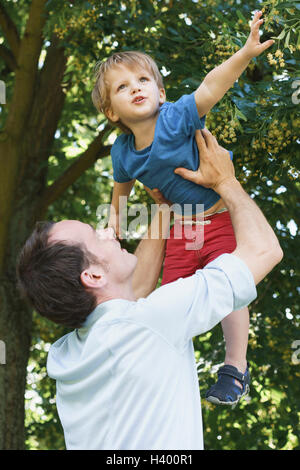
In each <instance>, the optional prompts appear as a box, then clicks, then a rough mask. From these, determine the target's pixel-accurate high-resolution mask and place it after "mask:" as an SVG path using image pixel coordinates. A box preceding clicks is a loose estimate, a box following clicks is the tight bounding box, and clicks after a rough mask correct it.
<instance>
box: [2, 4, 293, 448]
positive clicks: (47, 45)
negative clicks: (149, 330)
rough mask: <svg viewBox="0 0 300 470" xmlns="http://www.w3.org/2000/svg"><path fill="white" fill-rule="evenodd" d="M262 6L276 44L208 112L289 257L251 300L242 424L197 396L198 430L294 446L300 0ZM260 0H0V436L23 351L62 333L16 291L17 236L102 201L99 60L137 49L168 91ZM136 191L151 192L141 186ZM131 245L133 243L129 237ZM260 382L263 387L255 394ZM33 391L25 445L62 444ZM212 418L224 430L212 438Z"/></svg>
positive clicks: (18, 401) (192, 78)
mask: <svg viewBox="0 0 300 470" xmlns="http://www.w3.org/2000/svg"><path fill="white" fill-rule="evenodd" d="M261 6H262V7H263V8H264V9H265V12H264V13H265V18H266V21H265V32H264V35H265V38H264V39H267V38H268V37H271V36H273V37H277V41H276V45H275V46H273V48H272V50H271V51H270V53H269V54H272V56H270V55H268V56H267V55H266V54H265V55H264V56H263V57H259V58H257V59H255V60H254V61H253V62H252V64H251V65H250V66H249V67H248V69H247V72H246V73H244V74H243V76H242V77H241V78H240V80H239V81H238V83H236V84H235V86H234V88H233V89H232V90H231V91H230V92H229V93H228V94H227V95H226V97H225V98H224V99H223V100H222V101H221V103H220V104H219V105H218V106H216V107H215V109H214V110H213V112H211V113H210V115H209V116H208V119H207V122H208V127H209V128H211V129H212V130H213V131H214V133H215V135H216V136H217V138H218V139H219V141H220V142H221V143H222V144H223V145H224V146H227V148H230V149H231V150H233V152H234V156H235V160H234V161H235V167H236V172H237V174H238V176H239V178H240V179H241V180H242V182H243V184H244V185H245V188H246V189H247V191H248V192H249V193H251V194H252V196H253V197H254V198H255V199H256V200H257V202H258V204H259V205H260V206H261V207H262V209H263V211H264V213H265V214H266V215H267V217H268V219H269V220H270V222H271V224H272V225H273V226H276V224H277V231H278V234H279V236H280V239H281V243H282V246H283V249H284V252H285V258H284V260H283V262H282V263H281V265H280V266H279V267H278V268H277V269H276V270H274V271H273V273H272V274H271V275H270V276H268V278H267V279H265V281H264V282H263V283H262V284H261V286H259V293H258V294H259V295H258V300H257V301H256V303H254V304H253V306H252V308H251V310H252V330H251V331H252V333H251V338H250V349H251V365H252V367H253V370H254V375H255V377H256V380H257V382H259V385H258V391H255V392H254V395H253V398H252V402H251V404H250V405H247V406H248V408H247V411H246V410H245V409H244V408H243V407H242V408H241V409H239V410H236V412H235V413H236V415H237V417H240V413H246V414H247V420H246V423H247V425H241V424H239V425H238V426H237V427H235V428H234V429H232V428H230V432H229V434H228V429H229V427H230V426H231V423H232V416H229V415H228V412H227V411H226V410H225V411H224V410H223V411H222V412H220V411H218V412H217V411H213V410H212V409H211V408H209V407H207V405H205V408H204V418H205V422H206V429H207V431H206V440H207V442H208V445H210V446H211V448H216V447H217V446H218V445H219V446H221V447H222V446H223V448H224V445H225V447H226V446H228V447H232V448H243V446H245V447H246V446H248V445H249V446H252V447H253V446H255V444H254V440H253V431H254V430H256V432H257V433H258V435H259V436H260V441H259V442H257V447H258V448H268V447H270V443H271V444H272V443H273V444H272V445H275V446H277V445H278V446H279V447H284V446H285V445H289V446H293V447H296V446H297V445H298V444H299V443H297V439H296V437H294V436H296V416H297V415H296V411H294V410H295V409H297V406H296V405H297V399H296V394H297V392H296V384H295V383H294V381H293V380H291V377H294V376H295V374H296V373H297V372H296V371H295V369H296V367H297V366H296V365H295V364H293V363H292V361H291V356H292V352H293V351H291V343H292V341H293V340H294V339H297V338H294V336H293V335H295V333H294V330H293V328H295V326H297V324H298V318H299V317H298V315H299V305H298V303H297V301H296V294H297V291H296V285H297V284H296V283H297V273H296V269H295V266H294V265H295V262H294V259H293V249H292V248H293V244H294V240H295V238H294V235H291V233H290V231H289V228H288V227H289V226H290V227H291V225H288V224H289V223H291V222H290V221H291V220H292V219H295V209H296V205H297V196H296V182H295V179H296V176H297V170H296V168H297V161H298V160H299V145H298V143H297V129H298V130H299V124H300V120H299V117H297V104H295V101H297V96H298V95H296V97H295V99H294V102H293V101H292V94H293V93H294V95H295V91H297V90H295V89H293V88H292V84H293V83H295V82H296V78H297V65H299V62H297V61H298V60H299V26H298V23H297V21H298V20H297V14H299V3H291V2H282V1H278V0H272V1H268V2H263V3H261ZM255 7H256V2H252V1H250V2H249V3H248V4H247V5H241V4H237V2H235V1H234V0H230V1H229V2H226V3H225V2H222V1H219V0H207V1H206V2H205V3H204V2H202V1H201V0H200V1H192V0H187V1H186V2H180V1H178V0H177V1H176V0H156V1H155V0H153V1H151V0H129V1H126V2H125V1H123V2H122V1H120V0H113V1H112V0H108V1H96V0H91V1H89V2H87V1H76V2H72V1H70V2H63V4H62V2H59V1H58V0H48V1H46V0H20V1H18V2H17V3H16V2H14V1H12V0H6V1H3V0H0V57H1V59H2V62H1V63H0V74H1V80H3V81H4V82H5V84H6V92H7V93H6V94H7V104H5V105H3V106H2V107H1V115H0V116H1V120H2V128H1V133H0V168H1V172H0V214H1V225H0V278H1V287H0V289H1V297H0V339H1V340H3V341H4V342H5V344H6V351H7V353H6V364H5V365H1V366H0V423H1V424H0V447H1V448H3V449H20V448H23V447H24V390H25V384H26V373H27V372H26V367H27V363H28V358H29V355H30V358H31V359H30V361H31V362H30V364H31V365H34V366H35V367H36V369H37V370H39V371H41V373H42V374H43V373H44V370H45V369H44V367H45V363H44V361H45V356H46V355H45V354H44V353H43V352H41V351H43V347H42V346H41V345H43V344H46V343H48V342H51V341H53V340H54V338H55V337H56V335H59V334H60V333H62V330H61V329H58V330H57V329H54V327H53V326H52V327H51V326H50V324H49V322H45V321H44V320H42V319H41V318H40V317H37V316H34V322H33V321H32V310H31V309H30V308H29V307H28V306H26V305H24V302H23V301H22V300H21V299H20V297H19V295H18V293H17V292H16V289H15V263H16V257H17V254H18V252H19V250H20V247H21V246H22V245H23V243H24V241H25V240H26V238H27V237H28V235H29V234H30V232H31V230H32V228H33V226H34V223H35V221H36V220H41V219H43V218H50V219H52V220H58V219H60V218H64V217H67V218H79V219H81V220H86V221H89V222H92V223H97V217H96V209H97V206H98V205H99V204H100V203H101V202H109V200H110V191H111V187H112V179H111V164H110V159H109V153H110V148H111V143H112V140H113V136H114V135H115V134H114V131H113V129H111V128H110V127H109V126H108V124H107V122H106V120H105V119H104V116H101V115H99V116H97V113H96V111H95V109H94V108H93V106H92V103H91V99H90V92H91V90H92V86H93V66H94V64H95V62H96V61H97V60H103V59H105V58H106V57H107V56H108V55H109V54H110V53H111V52H113V51H115V50H124V49H139V50H145V51H146V52H148V53H150V54H151V55H152V56H153V57H154V58H155V60H156V61H157V63H158V65H159V67H160V69H162V71H163V73H164V75H165V86H166V91H167V96H168V100H170V101H172V100H173V99H177V98H178V97H179V96H180V95H181V94H182V93H190V92H192V91H193V90H194V89H195V87H196V86H197V85H198V84H199V83H200V81H201V80H202V79H203V78H204V76H205V74H206V73H207V72H208V71H209V70H211V69H212V68H213V67H214V66H215V65H216V64H218V63H220V62H221V61H222V60H224V59H225V58H226V57H228V56H229V55H231V54H232V53H233V52H234V51H235V50H236V49H237V48H239V47H241V45H242V44H243V43H244V41H245V38H246V35H247V34H248V24H247V20H248V19H249V18H250V15H251V11H253V10H254V8H255ZM1 38H2V39H1ZM222 123H225V125H223V124H222ZM135 200H139V201H143V202H147V201H148V199H147V197H146V196H145V195H144V193H143V192H142V189H141V188H140V187H139V186H137V188H136V191H135V194H134V195H133V201H135ZM283 209H284V210H283ZM135 244H136V242H135V241H128V245H129V247H130V248H131V249H134V246H135ZM287 293H288V294H287ZM288 309H290V310H288ZM272 311H273V312H276V314H272ZM260 312H261V314H260ZM286 315H288V318H286ZM291 316H292V317H293V318H291ZM282 332H284V335H283V334H282ZM289 335H290V337H289ZM286 337H289V339H288V340H287V339H286ZM221 343H222V338H221V335H220V332H219V333H218V329H216V331H214V332H213V333H209V334H208V335H206V336H204V337H202V338H198V339H195V345H196V349H197V354H199V357H201V358H203V361H204V362H203V368H204V370H203V374H202V375H201V377H202V378H201V383H200V388H201V389H203V388H204V386H205V379H206V378H208V376H209V371H208V363H209V362H208V361H212V360H213V362H214V363H215V362H216V361H221V360H222V344H221ZM31 344H32V348H31V352H30V345H31ZM36 345H40V346H39V347H40V348H41V349H37V348H36V347H35V346H36ZM266 351H267V352H266ZM259 374H260V379H259V380H258V377H259ZM298 374H299V372H298ZM43 384H44V385H43ZM261 384H262V385H263V386H264V387H265V390H262V391H261V392H260V391H259V386H261ZM51 387H52V388H51ZM268 391H269V392H268ZM273 391H274V394H275V395H276V399H275V398H273V395H272V393H273ZM39 394H40V396H42V400H43V409H44V411H45V415H47V419H46V421H43V419H41V420H40V424H39V420H38V419H37V418H38V417H37V416H35V415H34V413H31V412H30V411H27V422H26V424H27V427H28V432H27V435H28V436H29V438H28V444H27V445H28V446H29V447H30V446H31V447H39V448H42V447H41V446H44V447H43V448H47V447H50V448H51V446H52V448H56V446H57V445H58V446H61V445H62V444H61V441H60V444H58V442H56V444H55V442H54V440H53V439H54V437H55V438H57V436H58V434H57V431H55V430H56V429H57V428H56V424H55V422H54V421H53V419H52V418H53V416H54V413H55V412H54V411H53V407H54V405H53V404H51V403H50V402H49V396H50V394H53V385H49V381H47V379H45V380H44V381H43V382H41V383H40V386H39ZM275 395H274V396H275ZM266 404H267V405H266ZM274 407H275V411H274ZM289 408H290V410H289ZM278 412H280V415H281V417H280V420H279V418H278V416H277V413H278ZM259 413H261V416H263V417H264V422H260V418H259V416H260V415H259ZM56 419H57V417H56ZM45 422H48V424H47V426H46V427H45ZM53 423H54V426H53ZM266 423H267V425H268V426H269V428H268V427H266ZM272 426H273V428H274V429H272ZM216 427H217V428H218V429H219V433H220V436H222V439H221V440H220V441H218V440H217V441H215V439H214V438H213V437H212V435H213V434H215V429H216ZM44 429H49V436H50V437H49V436H48V437H47V436H43V430H44ZM209 429H211V431H209ZM210 432H211V434H210ZM235 432H236V434H237V437H236V439H235V437H234V436H235ZM51 436H52V438H51ZM53 436H54V437H53ZM251 437H252V440H251ZM34 438H35V439H34ZM246 438H247V439H246ZM245 440H247V444H245ZM33 441H35V444H33ZM274 443H275V444H274ZM287 443H288V444H287ZM245 447H244V448H245Z"/></svg>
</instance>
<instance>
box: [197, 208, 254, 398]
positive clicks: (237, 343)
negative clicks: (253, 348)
mask: <svg viewBox="0 0 300 470" xmlns="http://www.w3.org/2000/svg"><path fill="white" fill-rule="evenodd" d="M210 219H211V225H210V226H205V244H204V247H203V249H202V251H201V255H202V259H203V262H204V264H205V265H206V264H208V263H209V262H211V261H213V259H215V258H217V257H218V256H220V255H221V254H224V253H231V252H232V251H234V249H235V248H236V240H235V236H234V231H233V227H232V224H231V220H230V215H229V212H223V213H222V214H217V215H216V216H212V217H211V218H210ZM221 325H222V330H223V335H224V339H225V344H226V351H225V361H224V363H225V369H224V368H221V369H220V370H219V373H221V374H222V372H224V374H225V373H226V374H225V375H226V378H225V379H224V376H222V375H220V376H219V380H218V382H217V383H216V384H215V385H213V387H211V389H210V390H209V391H208V392H207V394H206V398H207V399H208V400H209V401H212V402H213V403H220V404H227V403H228V404H231V403H232V402H237V401H238V400H239V398H238V395H241V393H243V394H245V393H244V388H245V387H244V385H243V384H242V383H241V381H240V380H238V379H237V378H236V377H238V378H240V376H243V375H244V374H245V373H246V374H247V376H248V378H247V380H248V379H249V380H248V382H249V381H250V377H249V373H248V372H247V359H246V355H247V346H248V335H249V311H248V308H247V307H245V308H243V309H241V310H237V311H234V312H232V313H230V314H229V315H228V316H227V317H225V318H224V320H223V321H222V322H221ZM226 366H231V367H229V368H228V367H226ZM231 372H232V374H233V375H231V376H230V378H229V374H228V373H231ZM235 376H236V377H235ZM248 382H247V384H248V386H249V383H248ZM236 387H238V388H236ZM242 389H243V390H242ZM241 390H242V392H241Z"/></svg>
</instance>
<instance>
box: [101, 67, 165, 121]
mask: <svg viewBox="0 0 300 470" xmlns="http://www.w3.org/2000/svg"><path fill="white" fill-rule="evenodd" d="M106 79H107V81H108V82H109V83H110V102H111V105H110V108H109V109H108V110H107V116H108V118H109V119H110V120H111V121H113V122H117V121H119V120H121V121H122V122H123V123H124V124H125V125H127V126H128V127H129V128H130V126H132V125H134V124H135V123H137V122H141V121H143V120H147V119H149V118H153V117H154V116H155V115H156V114H157V113H158V110H159V106H160V104H162V103H164V102H165V99H166V96H165V90H164V88H158V86H157V83H156V81H155V79H154V77H153V76H152V74H151V73H150V72H149V71H148V70H147V69H144V68H142V67H141V66H138V65H137V66H136V67H134V68H128V67H126V66H125V65H121V64H120V65H116V66H115V67H114V68H112V69H111V70H109V71H108V73H107V76H106Z"/></svg>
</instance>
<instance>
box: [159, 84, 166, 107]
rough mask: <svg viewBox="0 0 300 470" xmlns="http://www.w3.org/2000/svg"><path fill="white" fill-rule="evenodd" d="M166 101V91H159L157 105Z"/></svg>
mask: <svg viewBox="0 0 300 470" xmlns="http://www.w3.org/2000/svg"><path fill="white" fill-rule="evenodd" d="M165 101H166V90H165V89H164V88H160V89H159V104H163V103H164V102H165Z"/></svg>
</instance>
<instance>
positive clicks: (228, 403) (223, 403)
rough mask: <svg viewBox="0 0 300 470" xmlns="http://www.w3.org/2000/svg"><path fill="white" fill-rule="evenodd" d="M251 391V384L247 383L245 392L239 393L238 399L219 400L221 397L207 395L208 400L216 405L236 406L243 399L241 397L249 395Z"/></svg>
mask: <svg viewBox="0 0 300 470" xmlns="http://www.w3.org/2000/svg"><path fill="white" fill-rule="evenodd" d="M249 392H250V387H249V385H246V387H245V391H244V393H243V394H242V395H239V396H238V398H237V400H235V401H221V400H219V398H217V397H214V396H210V397H207V398H206V401H209V402H210V403H213V404H214V405H227V406H232V407H236V405H237V404H238V402H239V401H240V400H241V398H243V397H245V396H246V395H248V394H249Z"/></svg>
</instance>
